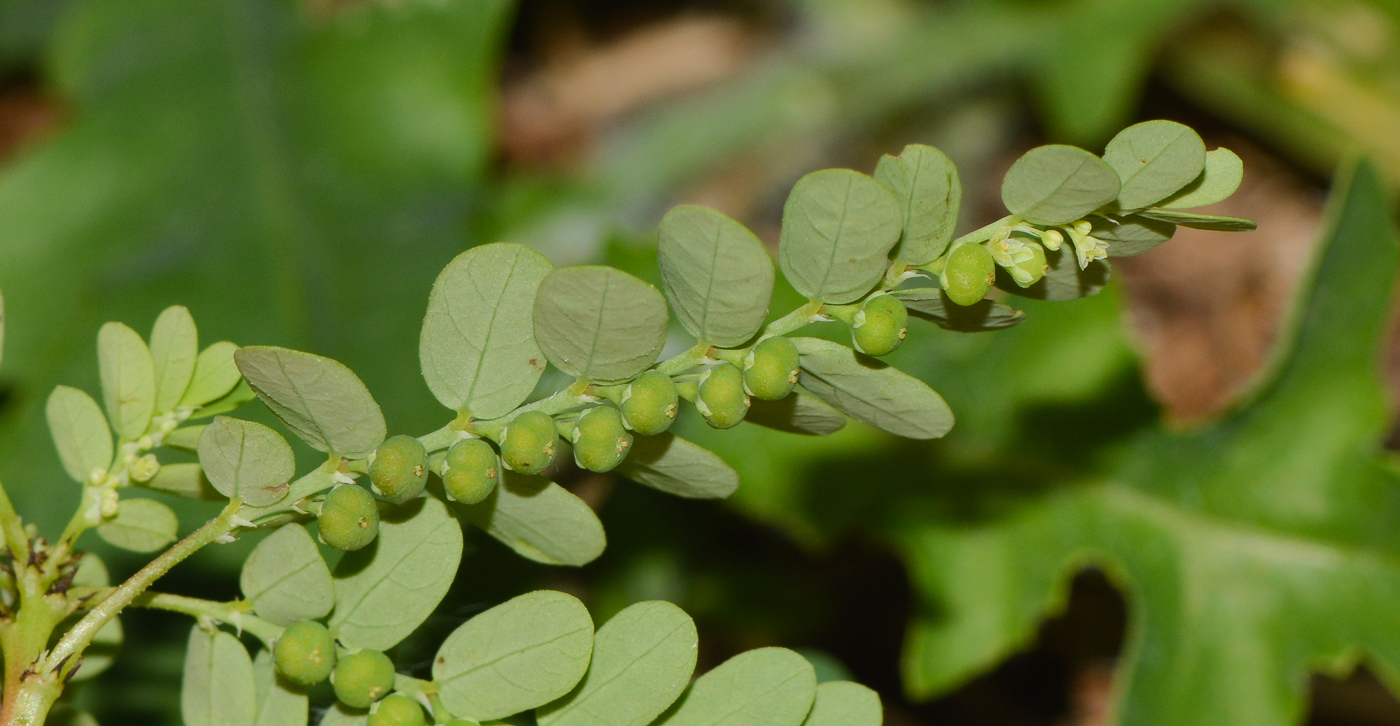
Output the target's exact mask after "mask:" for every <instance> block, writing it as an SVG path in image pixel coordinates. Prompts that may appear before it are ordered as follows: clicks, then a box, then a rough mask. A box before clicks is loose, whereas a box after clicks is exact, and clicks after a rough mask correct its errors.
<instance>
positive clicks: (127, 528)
mask: <svg viewBox="0 0 1400 726" xmlns="http://www.w3.org/2000/svg"><path fill="white" fill-rule="evenodd" d="M179 528H180V520H179V519H178V518H177V517H176V516H175V512H173V511H171V510H170V507H167V506H165V505H164V504H161V503H160V502H157V501H156V500H154V499H122V500H121V502H120V503H119V504H118V506H117V516H116V518H115V519H113V520H111V521H110V522H107V523H105V524H103V525H101V526H100V527H98V528H97V534H99V535H101V537H102V539H105V540H107V542H108V543H110V544H112V545H115V546H117V547H120V548H122V549H124V550H131V551H132V552H155V551H156V550H158V549H161V548H163V547H165V546H166V545H168V544H170V543H171V542H174V541H175V535H176V533H177V532H178V531H179Z"/></svg>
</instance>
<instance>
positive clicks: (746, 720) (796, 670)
mask: <svg viewBox="0 0 1400 726" xmlns="http://www.w3.org/2000/svg"><path fill="white" fill-rule="evenodd" d="M816 695H817V674H816V671H814V670H813V669H812V664H811V663H808V662H807V659H806V658H803V657H802V656H800V655H798V654H797V653H794V652H792V651H790V650H787V649H786V648H759V649H757V650H751V651H749V652H747V653H740V654H739V655H736V656H734V657H733V658H730V659H729V660H727V661H725V662H724V663H723V664H721V665H720V666H719V667H718V668H715V669H714V670H712V671H710V672H709V673H706V674H705V675H703V676H700V678H698V679H696V681H695V683H694V684H693V685H691V687H690V690H688V691H686V694H685V696H683V697H682V698H681V700H680V703H679V704H677V706H676V707H675V708H673V709H672V710H671V712H670V713H669V714H667V715H666V716H664V717H662V718H661V719H660V720H659V721H657V722H656V726H801V724H802V721H803V719H805V718H806V717H807V714H808V712H810V711H811V710H812V701H813V700H815V699H816Z"/></svg>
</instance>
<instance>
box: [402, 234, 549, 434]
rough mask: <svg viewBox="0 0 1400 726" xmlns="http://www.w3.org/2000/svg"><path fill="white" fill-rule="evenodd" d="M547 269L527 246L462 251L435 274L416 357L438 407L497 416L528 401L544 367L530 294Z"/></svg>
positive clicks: (541, 257)
mask: <svg viewBox="0 0 1400 726" xmlns="http://www.w3.org/2000/svg"><path fill="white" fill-rule="evenodd" d="M553 269H554V265H552V264H550V262H549V260H548V259H546V258H545V256H544V255H542V254H540V253H538V252H536V251H534V250H532V249H530V248H528V247H524V246H522V245H518V244H509V243H503V242H497V243H494V244H488V245H482V246H480V247H475V248H472V249H470V250H467V251H466V252H463V253H462V254H460V255H458V256H457V257H456V258H455V259H453V260H452V261H451V262H449V263H448V264H447V267H446V268H444V269H443V271H442V273H441V274H439V275H438V278H437V282H435V283H433V292H432V295H431V296H430V297H429V298H428V313H427V315H426V316H425V317H424V318H423V331H422V334H421V337H420V338H419V343H418V359H419V362H420V363H421V365H422V367H423V379H424V380H425V381H427V382H428V388H429V389H431V390H432V392H433V395H434V396H436V397H437V399H438V400H439V401H441V402H442V405H444V406H447V407H448V408H450V409H453V410H454V411H467V412H469V413H470V414H471V415H473V416H475V417H477V418H496V417H498V416H504V415H505V414H507V413H510V412H511V411H513V410H515V407H517V406H519V405H520V404H521V403H523V402H524V401H525V398H526V397H527V396H529V395H530V391H532V390H534V388H535V384H536V383H537V382H538V381H539V379H540V374H541V373H543V372H544V369H545V364H544V355H543V354H542V353H541V352H540V349H539V346H538V345H536V343H535V325H534V308H535V293H536V291H538V290H539V287H540V283H541V282H543V281H544V278H545V277H546V276H548V275H549V273H550V271H551V270H553Z"/></svg>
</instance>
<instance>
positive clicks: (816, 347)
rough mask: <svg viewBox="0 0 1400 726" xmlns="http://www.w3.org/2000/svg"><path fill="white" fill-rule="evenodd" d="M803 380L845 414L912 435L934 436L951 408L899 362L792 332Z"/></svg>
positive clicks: (946, 424) (949, 419) (943, 429)
mask: <svg viewBox="0 0 1400 726" xmlns="http://www.w3.org/2000/svg"><path fill="white" fill-rule="evenodd" d="M792 342H793V343H795V344H797V350H798V352H799V353H801V354H802V368H801V381H802V386H803V387H804V388H806V389H807V390H808V391H811V392H812V395H814V396H816V397H817V398H820V399H822V400H823V401H826V402H827V403H829V404H831V405H832V406H835V407H836V408H838V409H840V410H841V411H844V412H845V413H846V415H847V416H850V417H851V418H853V419H855V420H857V421H861V422H864V423H867V424H870V425H871V426H874V427H876V428H879V429H883V430H885V431H888V432H890V433H892V434H896V435H899V436H906V437H909V438H911V439H936V438H938V437H940V436H943V435H944V434H946V433H948V430H949V429H951V428H952V427H953V412H952V410H951V409H949V408H948V404H947V403H945V402H944V401H943V397H942V396H939V395H938V393H936V392H935V391H934V390H933V389H932V388H929V387H928V385H927V384H925V383H924V382H923V381H920V380H919V379H917V378H914V377H913V376H910V375H909V374H907V373H903V372H901V371H900V370H899V369H897V368H892V367H890V366H889V365H887V364H885V363H881V362H880V361H877V360H875V359H874V358H870V357H868V356H865V355H861V354H859V353H857V352H855V351H854V350H851V349H850V348H847V347H846V346H844V345H840V344H838V343H832V342H830V341H827V340H821V339H820V338H793V339H792Z"/></svg>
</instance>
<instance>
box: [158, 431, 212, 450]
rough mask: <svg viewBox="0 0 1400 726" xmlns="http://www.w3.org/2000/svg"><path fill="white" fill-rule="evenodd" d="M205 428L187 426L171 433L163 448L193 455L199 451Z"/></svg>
mask: <svg viewBox="0 0 1400 726" xmlns="http://www.w3.org/2000/svg"><path fill="white" fill-rule="evenodd" d="M204 428H205V427H204V426H185V427H183V428H178V429H175V430H174V431H171V432H170V435H169V436H166V437H165V440H164V441H162V442H161V445H162V446H168V447H170V448H172V449H179V450H180V451H188V452H190V453H191V454H194V453H197V452H198V451H199V437H200V436H203V435H204Z"/></svg>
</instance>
